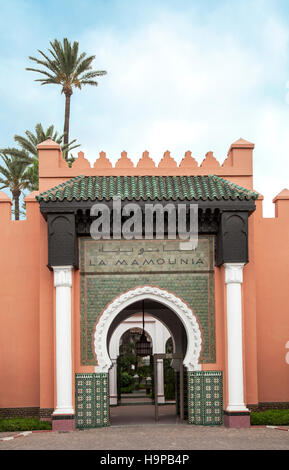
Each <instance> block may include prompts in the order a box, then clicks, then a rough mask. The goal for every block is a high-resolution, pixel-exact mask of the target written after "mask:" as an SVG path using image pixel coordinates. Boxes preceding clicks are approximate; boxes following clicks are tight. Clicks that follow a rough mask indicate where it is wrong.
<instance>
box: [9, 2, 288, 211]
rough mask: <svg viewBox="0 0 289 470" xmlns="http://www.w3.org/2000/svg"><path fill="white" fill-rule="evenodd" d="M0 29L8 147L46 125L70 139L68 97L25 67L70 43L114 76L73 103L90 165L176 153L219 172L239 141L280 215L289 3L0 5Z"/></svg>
mask: <svg viewBox="0 0 289 470" xmlns="http://www.w3.org/2000/svg"><path fill="white" fill-rule="evenodd" d="M0 25H1V27H0V57H1V60H0V120H1V126H0V147H7V146H12V145H13V143H14V141H13V136H14V135H15V134H20V135H23V134H24V132H25V130H26V129H30V130H33V128H34V127H35V125H36V124H37V123H38V122H41V123H42V124H43V126H44V127H45V128H47V127H48V126H49V125H50V124H54V125H55V127H56V129H57V130H59V132H61V133H62V130H63V121H64V96H63V95H61V88H60V87H59V86H57V85H47V86H40V85H39V83H37V82H35V81H34V79H36V78H40V77H39V76H37V74H35V73H32V72H28V71H26V70H25V67H29V66H31V65H32V64H31V62H30V61H29V59H28V56H31V55H32V56H38V53H37V50H38V49H40V50H43V51H47V49H48V47H49V41H53V40H54V39H55V38H57V39H59V40H62V39H63V38H64V37H67V38H68V39H69V40H70V41H75V40H76V41H78V42H79V48H80V51H81V52H82V51H85V52H87V53H88V54H89V55H95V56H96V58H95V61H94V69H97V70H106V71H107V72H108V74H107V75H106V76H104V77H100V79H99V86H98V87H89V86H87V87H84V88H83V89H82V90H81V91H78V90H77V91H75V92H74V94H73V95H72V100H71V121H70V138H71V139H77V141H78V143H80V144H81V149H79V150H82V151H84V153H85V156H86V157H87V158H88V159H89V160H90V161H91V162H93V161H94V160H95V159H96V158H97V157H98V155H99V152H100V151H105V152H106V154H107V156H108V157H109V158H110V159H111V161H112V162H113V163H115V162H116V161H117V160H118V158H119V157H120V154H121V152H122V151H123V150H126V151H127V152H128V156H129V157H130V158H131V160H132V161H134V162H137V161H138V159H139V158H140V157H141V155H142V152H143V151H144V150H148V151H149V152H150V156H151V157H152V158H153V159H154V160H155V162H156V163H158V162H159V160H160V159H161V158H162V156H163V153H164V152H165V151H166V150H170V152H171V155H172V156H173V157H174V158H175V160H176V161H177V162H178V163H179V162H180V161H181V159H182V157H183V156H184V154H185V152H186V151H187V150H191V151H192V155H193V156H194V157H195V158H196V160H197V161H198V162H199V163H200V162H201V161H202V160H203V158H204V156H205V154H206V153H207V152H208V151H213V152H214V155H215V157H216V158H217V160H218V161H219V162H220V163H222V162H223V160H224V159H225V158H226V156H227V152H228V149H229V147H230V145H231V143H232V142H234V141H236V140H237V139H239V138H240V137H242V138H244V139H246V140H249V141H250V142H254V143H255V146H256V147H255V150H254V189H255V190H257V191H258V192H260V193H261V194H263V195H264V197H265V200H264V215H265V216H266V217H273V216H274V205H273V204H272V199H273V198H274V197H275V196H276V194H278V193H279V192H280V191H281V190H282V189H284V188H289V2H288V0H239V1H238V2H237V1H234V0H153V1H152V0H69V1H67V0H57V1H55V0H9V1H8V0H0Z"/></svg>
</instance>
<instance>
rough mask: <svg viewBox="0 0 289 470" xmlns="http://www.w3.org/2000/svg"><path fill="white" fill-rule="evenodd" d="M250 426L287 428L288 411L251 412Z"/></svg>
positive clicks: (288, 423)
mask: <svg viewBox="0 0 289 470" xmlns="http://www.w3.org/2000/svg"><path fill="white" fill-rule="evenodd" d="M251 425H263V426H264V425H267V426H288V425H289V409H288V410H266V411H252V413H251Z"/></svg>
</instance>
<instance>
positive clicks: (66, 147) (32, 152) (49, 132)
mask: <svg viewBox="0 0 289 470" xmlns="http://www.w3.org/2000/svg"><path fill="white" fill-rule="evenodd" d="M49 138H51V139H52V140H54V142H56V143H57V144H59V145H61V149H62V153H63V155H64V156H67V155H68V152H69V151H70V150H72V149H74V148H76V147H79V145H74V144H75V142H76V139H74V140H72V141H71V142H69V143H68V144H63V134H62V135H59V134H58V132H57V131H55V130H54V126H53V125H51V126H49V127H48V128H47V129H46V131H45V130H44V129H43V126H42V124H40V123H38V124H36V126H35V131H34V132H31V131H28V130H27V131H25V137H23V136H21V135H15V136H14V140H15V142H16V143H17V144H18V145H19V146H20V148H19V149H18V148H6V149H1V150H0V152H2V153H6V154H9V155H11V156H13V157H16V158H18V159H20V160H23V161H25V162H26V163H28V164H31V165H32V166H30V167H29V168H28V169H27V175H29V177H30V179H31V184H32V188H33V190H37V189H38V150H37V145H38V144H41V142H43V141H44V140H47V139H49ZM66 158H67V157H66ZM67 160H68V161H69V160H70V159H69V158H67Z"/></svg>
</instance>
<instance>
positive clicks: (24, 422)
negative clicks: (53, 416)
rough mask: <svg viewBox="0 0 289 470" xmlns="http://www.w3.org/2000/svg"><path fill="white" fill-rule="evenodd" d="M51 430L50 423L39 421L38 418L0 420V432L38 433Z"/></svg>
mask: <svg viewBox="0 0 289 470" xmlns="http://www.w3.org/2000/svg"><path fill="white" fill-rule="evenodd" d="M51 428H52V424H51V421H40V420H39V419H38V418H11V419H1V420H0V432H13V431H38V430H41V429H44V430H49V429H51Z"/></svg>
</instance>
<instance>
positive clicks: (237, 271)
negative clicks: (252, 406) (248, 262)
mask: <svg viewBox="0 0 289 470" xmlns="http://www.w3.org/2000/svg"><path fill="white" fill-rule="evenodd" d="M224 267H225V283H226V285H227V344H228V393H229V396H228V406H227V411H248V409H247V408H246V406H245V404H244V377H243V334H242V283H243V268H244V263H225V264H224Z"/></svg>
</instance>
